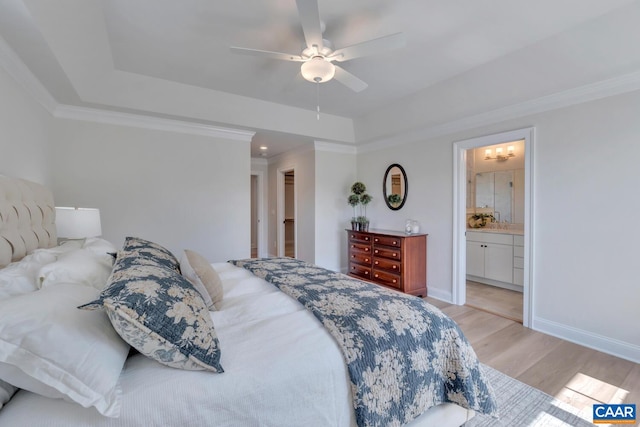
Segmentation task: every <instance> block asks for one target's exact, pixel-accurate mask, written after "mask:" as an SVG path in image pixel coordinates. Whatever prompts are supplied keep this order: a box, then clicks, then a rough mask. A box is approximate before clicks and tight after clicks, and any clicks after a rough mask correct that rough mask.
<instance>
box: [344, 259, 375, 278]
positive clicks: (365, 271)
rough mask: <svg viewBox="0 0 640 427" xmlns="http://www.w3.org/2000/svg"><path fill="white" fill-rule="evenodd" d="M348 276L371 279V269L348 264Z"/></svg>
mask: <svg viewBox="0 0 640 427" xmlns="http://www.w3.org/2000/svg"><path fill="white" fill-rule="evenodd" d="M349 274H351V275H352V276H358V277H362V278H363V279H371V269H370V268H368V267H365V266H364V265H360V264H355V263H353V262H352V263H349Z"/></svg>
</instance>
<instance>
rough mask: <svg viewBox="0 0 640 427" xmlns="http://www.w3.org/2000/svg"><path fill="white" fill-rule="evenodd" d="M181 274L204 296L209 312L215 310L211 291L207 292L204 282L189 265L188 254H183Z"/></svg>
mask: <svg viewBox="0 0 640 427" xmlns="http://www.w3.org/2000/svg"><path fill="white" fill-rule="evenodd" d="M180 272H181V273H182V275H183V276H184V277H185V278H186V279H187V280H189V282H191V284H192V285H193V287H194V288H196V290H197V291H198V293H200V295H202V299H203V300H204V305H206V306H207V309H208V310H215V306H214V305H213V301H212V300H211V295H209V291H207V288H206V286H205V285H204V283H202V280H200V278H199V277H198V274H197V273H196V271H195V270H194V268H193V267H192V266H191V264H190V263H189V258H188V257H187V252H183V254H182V258H180Z"/></svg>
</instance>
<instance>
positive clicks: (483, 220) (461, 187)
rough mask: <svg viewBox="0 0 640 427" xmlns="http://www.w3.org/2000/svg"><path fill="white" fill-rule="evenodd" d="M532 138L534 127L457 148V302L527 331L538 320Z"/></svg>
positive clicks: (455, 179)
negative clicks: (535, 316) (535, 310)
mask: <svg viewBox="0 0 640 427" xmlns="http://www.w3.org/2000/svg"><path fill="white" fill-rule="evenodd" d="M533 136H534V130H533V128H527V129H521V130H517V131H511V132H505V133H501V134H496V135H489V136H485V137H479V138H473V139H470V140H465V141H460V142H456V143H454V191H455V195H454V222H453V223H454V245H453V246H454V254H453V258H454V262H453V295H452V297H453V301H454V303H456V304H458V305H464V304H471V305H474V306H476V307H478V308H481V309H485V310H487V311H492V312H495V313H496V314H500V315H503V316H504V317H509V318H512V319H514V320H521V321H522V323H523V325H524V326H527V327H528V326H530V325H531V321H532V318H533V313H532V304H531V302H532V295H533V286H531V285H532V281H531V270H532V269H531V265H532V254H533V251H532V239H531V236H532V230H533V223H532V219H533V218H532V212H533V200H532V194H533V192H532V182H533V179H532V172H533V171H532V167H531V166H532V164H533V161H532V153H533ZM518 157H520V159H518ZM516 159H518V160H517V161H516ZM510 162H511V163H510ZM496 192H497V193H498V194H497V193H496ZM468 280H469V281H468ZM514 291H516V292H514ZM518 291H521V294H520V293H519V292H518ZM520 295H521V301H522V303H521V304H522V305H521V306H520V305H519V302H518V301H517V300H518V299H519V298H520ZM514 297H518V298H514ZM520 307H521V308H520ZM503 309H504V312H500V311H501V310H503ZM514 310H515V311H518V310H520V314H521V316H514V315H512V313H513V311H514Z"/></svg>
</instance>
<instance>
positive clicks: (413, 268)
mask: <svg viewBox="0 0 640 427" xmlns="http://www.w3.org/2000/svg"><path fill="white" fill-rule="evenodd" d="M345 231H346V232H347V239H348V247H349V250H348V256H349V272H348V274H349V275H350V276H352V277H356V278H358V279H362V280H367V281H370V282H373V283H376V284H378V285H380V286H384V287H387V288H390V289H394V290H396V291H400V292H404V293H406V294H410V295H415V296H419V297H424V296H426V295H427V234H426V233H417V234H410V235H409V234H405V233H404V232H402V231H394V230H376V229H372V230H369V231H355V230H345Z"/></svg>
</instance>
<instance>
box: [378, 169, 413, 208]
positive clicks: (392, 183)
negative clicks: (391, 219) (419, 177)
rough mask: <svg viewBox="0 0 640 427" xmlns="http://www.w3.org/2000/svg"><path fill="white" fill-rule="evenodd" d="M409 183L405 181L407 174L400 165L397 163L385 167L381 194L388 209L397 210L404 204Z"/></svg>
mask: <svg viewBox="0 0 640 427" xmlns="http://www.w3.org/2000/svg"><path fill="white" fill-rule="evenodd" d="M408 192H409V185H408V182H407V174H406V173H405V171H404V169H403V168H402V166H400V165H399V164H397V163H394V164H392V165H391V166H389V167H388V168H387V171H386V172H385V173H384V179H383V180H382V194H383V195H384V202H385V203H386V204H387V206H388V207H389V209H391V210H394V211H397V210H398V209H401V208H402V207H403V206H404V203H405V202H406V201H407V194H408Z"/></svg>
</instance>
